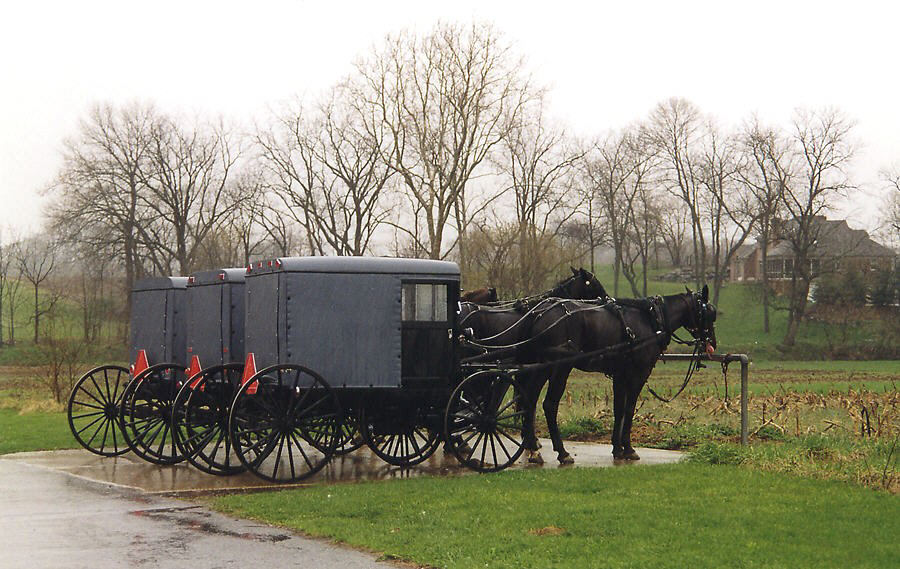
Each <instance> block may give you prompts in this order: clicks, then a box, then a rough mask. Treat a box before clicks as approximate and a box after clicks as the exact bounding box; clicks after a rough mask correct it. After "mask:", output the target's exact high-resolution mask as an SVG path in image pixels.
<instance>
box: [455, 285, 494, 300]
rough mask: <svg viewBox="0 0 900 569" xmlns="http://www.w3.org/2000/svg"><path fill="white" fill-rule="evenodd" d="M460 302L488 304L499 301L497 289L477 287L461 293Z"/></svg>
mask: <svg viewBox="0 0 900 569" xmlns="http://www.w3.org/2000/svg"><path fill="white" fill-rule="evenodd" d="M459 301H460V302H474V303H475V304H488V303H491V302H497V289H495V288H494V287H492V286H490V287H484V288H477V289H475V290H467V291H464V292H462V293H461V294H460V295H459Z"/></svg>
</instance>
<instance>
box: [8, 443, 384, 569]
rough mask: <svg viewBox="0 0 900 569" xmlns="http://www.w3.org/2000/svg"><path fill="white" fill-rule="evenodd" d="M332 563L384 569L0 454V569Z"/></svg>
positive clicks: (363, 558) (369, 558)
mask: <svg viewBox="0 0 900 569" xmlns="http://www.w3.org/2000/svg"><path fill="white" fill-rule="evenodd" d="M141 566H147V567H152V568H153V569H168V568H183V567H191V568H192V569H205V568H219V567H236V568H248V567H265V568H266V569H279V568H282V567H285V568H286V567H298V566H301V567H341V568H342V569H378V568H380V569H384V568H385V567H386V566H387V567H390V566H392V565H391V564H389V563H384V562H377V561H376V560H375V556H374V555H372V554H369V553H365V552H360V551H355V550H352V549H348V548H344V547H340V546H337V545H334V544H331V543H327V542H325V541H322V540H315V539H309V538H304V537H301V536H298V535H295V534H293V533H290V532H288V531H286V530H283V529H278V528H273V527H270V526H266V525H263V524H260V523H257V522H252V521H249V520H237V519H232V518H229V517H227V516H223V515H221V514H218V513H216V512H211V511H209V510H207V509H205V508H203V507H201V506H198V505H195V504H191V503H190V502H187V501H184V500H174V499H171V498H167V497H164V496H160V495H153V494H146V493H144V492H141V491H137V490H130V489H126V488H121V487H115V486H109V485H104V484H97V483H95V482H89V481H87V480H84V479H81V478H77V477H74V476H69V475H67V474H65V473H63V472H60V471H54V470H51V469H47V468H40V467H36V466H32V465H29V464H25V463H23V462H20V461H19V460H0V567H3V568H4V569H6V568H10V569H19V568H22V569H57V568H61V567H65V568H72V569H80V568H85V569H87V568H91V569H107V568H119V567H141Z"/></svg>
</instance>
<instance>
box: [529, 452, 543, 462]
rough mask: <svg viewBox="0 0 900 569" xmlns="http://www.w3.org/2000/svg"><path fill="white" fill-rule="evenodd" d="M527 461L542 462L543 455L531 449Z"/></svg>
mask: <svg viewBox="0 0 900 569" xmlns="http://www.w3.org/2000/svg"><path fill="white" fill-rule="evenodd" d="M528 462H530V463H531V464H544V457H543V456H541V453H539V452H538V451H536V450H535V451H532V452H531V453H530V454H529V455H528Z"/></svg>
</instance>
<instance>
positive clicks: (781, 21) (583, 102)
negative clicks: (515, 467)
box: [0, 0, 900, 232]
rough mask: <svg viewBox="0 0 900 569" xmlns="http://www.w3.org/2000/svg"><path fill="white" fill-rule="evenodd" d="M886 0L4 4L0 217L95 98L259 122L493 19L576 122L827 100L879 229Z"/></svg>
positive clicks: (892, 38)
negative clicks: (398, 52)
mask: <svg viewBox="0 0 900 569" xmlns="http://www.w3.org/2000/svg"><path fill="white" fill-rule="evenodd" d="M889 4H893V3H888V2H878V3H874V2H873V3H866V2H859V1H854V2H850V1H847V2H841V3H835V4H830V3H827V2H809V3H806V2H790V1H785V0H781V1H778V2H768V1H752V2H745V3H744V5H743V7H737V6H736V3H733V2H721V1H720V2H708V3H707V2H687V1H682V2H671V1H669V2H615V3H606V2H584V3H581V2H577V3H576V2H572V3H567V2H562V1H559V0H557V1H556V2H549V1H547V0H544V1H540V2H526V1H522V0H519V1H509V2H506V1H503V2H500V1H494V0H478V1H469V0H452V1H451V0H447V1H444V2H423V1H421V0H419V1H416V2H405V1H404V2H389V1H385V0H382V1H379V2H371V1H370V2H339V1H336V0H332V1H331V2H310V1H300V0H293V1H288V0H286V1H278V2H275V1H273V2H267V1H261V0H257V1H253V2H247V1H244V2H234V3H231V2H225V1H218V2H199V1H188V0H182V1H180V2H168V1H159V0H156V1H149V0H147V1H144V2H136V1H127V2H124V1H117V2H99V1H91V0H79V1H75V2H43V1H35V0H13V1H11V2H10V1H7V2H2V7H0V126H2V128H0V203H2V207H0V228H13V229H16V230H18V231H19V232H27V231H29V230H33V229H34V228H36V227H38V226H39V223H40V219H41V208H42V200H41V197H40V190H41V188H42V187H45V186H46V185H47V184H48V183H49V182H50V181H51V180H52V178H53V175H54V172H55V171H56V169H57V168H58V166H59V156H60V149H61V141H62V139H63V138H64V137H66V136H69V135H70V134H72V133H73V132H74V130H75V128H76V126H77V122H78V120H79V118H80V117H82V116H83V115H84V114H85V112H86V110H87V109H88V107H89V106H90V105H91V104H92V103H94V102H99V101H108V102H114V103H123V102H129V101H133V100H142V101H155V102H156V103H157V105H158V106H159V107H160V108H161V109H163V110H171V111H176V112H184V113H188V114H193V113H212V114H222V115H225V116H226V117H230V118H234V119H237V120H240V121H243V122H245V123H247V124H249V123H252V120H253V118H254V117H258V116H261V115H263V114H264V113H265V111H266V108H267V105H272V104H277V103H278V102H280V101H283V100H285V99H287V98H289V97H291V96H293V95H295V94H301V95H303V94H308V95H315V94H316V93H317V92H319V91H320V90H322V89H324V88H327V87H328V86H329V85H330V84H331V83H333V82H334V81H335V80H337V79H339V78H340V77H341V76H343V75H345V74H346V73H348V72H349V71H350V69H351V62H352V61H353V59H354V58H355V57H356V56H358V55H360V54H365V53H367V52H369V51H371V49H372V46H373V45H376V44H378V43H379V42H380V41H381V40H382V39H383V38H384V36H385V35H387V34H389V33H391V32H396V31H399V30H401V29H404V28H412V29H414V30H417V31H427V30H428V29H430V28H431V27H432V26H433V25H434V23H435V22H437V21H439V20H443V21H459V22H464V23H468V22H471V21H473V20H479V21H490V22H493V23H494V24H495V25H496V27H497V28H498V29H499V30H501V31H502V32H503V33H505V34H506V36H507V37H508V38H509V39H510V40H511V41H512V43H513V44H514V46H515V48H516V49H517V50H518V51H519V52H520V53H521V54H523V55H524V56H525V57H526V58H527V61H528V65H529V70H530V71H532V72H533V73H534V74H535V75H536V76H537V77H538V78H539V79H540V80H541V81H543V82H544V83H546V84H549V85H550V87H551V93H552V98H551V100H552V110H553V112H554V113H555V114H556V115H557V116H559V117H560V118H561V119H562V120H564V121H565V122H566V123H568V125H569V127H570V129H571V130H572V131H573V132H574V133H576V134H579V135H585V136H591V135H594V134H600V133H602V132H603V131H604V130H606V129H609V128H617V127H621V126H623V125H625V124H627V123H628V122H630V121H633V120H635V119H639V118H642V117H644V116H645V115H646V114H647V113H648V111H649V110H650V109H651V108H652V107H653V106H654V105H655V104H656V103H657V102H658V101H660V100H662V99H665V98H668V97H671V96H681V97H686V98H688V99H690V100H692V101H693V102H695V103H696V104H697V105H698V106H699V107H700V108H701V109H702V110H703V111H705V112H708V113H711V114H713V115H716V116H717V117H718V118H719V119H720V121H721V122H722V123H723V125H725V126H729V125H737V124H739V123H740V122H741V121H742V120H743V119H744V118H745V117H746V116H747V115H749V114H750V113H751V112H757V113H758V114H759V115H760V116H761V117H762V118H763V119H765V120H769V121H772V122H776V123H781V124H787V123H788V121H789V120H790V116H791V113H792V111H793V109H794V108H796V107H798V106H810V107H817V106H822V105H833V106H837V107H839V108H841V109H843V110H844V111H846V112H847V114H849V115H850V116H851V117H852V118H854V119H855V120H856V121H857V123H858V126H857V128H856V131H855V136H856V138H857V139H858V141H859V142H860V144H861V149H860V152H859V154H858V158H857V161H856V167H855V172H854V181H855V182H856V183H857V184H859V185H860V186H861V187H862V189H863V191H862V193H861V194H859V195H857V196H856V197H855V198H854V199H853V200H852V201H850V202H848V203H847V204H846V205H845V206H844V207H843V209H842V211H841V214H842V215H846V216H848V218H849V219H850V221H851V225H854V226H856V227H868V228H871V227H873V226H874V225H875V224H876V222H877V215H878V213H877V212H878V205H879V203H880V202H879V196H880V195H881V191H880V184H879V180H878V171H879V169H881V168H884V167H886V166H889V165H890V164H892V163H894V164H897V163H900V112H898V108H897V105H898V99H900V77H898V55H900V38H898V33H897V27H898V15H900V13H898V12H900V9H897V8H893V7H885V6H886V5H889Z"/></svg>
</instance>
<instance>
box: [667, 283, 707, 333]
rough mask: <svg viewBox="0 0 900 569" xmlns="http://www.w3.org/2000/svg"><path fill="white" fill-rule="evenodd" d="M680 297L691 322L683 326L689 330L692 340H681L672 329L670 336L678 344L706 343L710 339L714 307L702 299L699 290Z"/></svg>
mask: <svg viewBox="0 0 900 569" xmlns="http://www.w3.org/2000/svg"><path fill="white" fill-rule="evenodd" d="M681 299H682V300H683V301H684V303H685V304H686V305H687V312H688V314H689V315H690V317H691V322H690V323H689V324H685V325H684V326H683V327H684V329H685V330H687V331H688V332H690V334H691V336H693V337H694V340H683V339H681V338H679V337H678V336H677V335H676V334H675V332H674V331H673V332H672V333H671V334H672V337H673V338H674V339H675V341H676V342H678V343H679V344H684V345H692V344H697V343H702V344H707V343H709V342H710V341H711V340H712V337H711V336H712V334H711V333H710V332H711V330H712V324H713V322H715V320H716V317H715V307H714V306H713V305H711V304H710V303H709V301H704V300H703V297H702V295H701V294H700V293H699V292H696V291H693V292H691V293H690V296H688V297H685V296H682V297H681ZM688 299H690V300H688Z"/></svg>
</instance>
